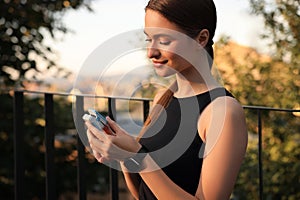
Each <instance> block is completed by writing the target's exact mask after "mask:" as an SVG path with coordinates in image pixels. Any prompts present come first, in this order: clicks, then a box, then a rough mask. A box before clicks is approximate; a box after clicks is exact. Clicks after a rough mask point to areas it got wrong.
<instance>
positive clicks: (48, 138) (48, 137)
mask: <svg viewBox="0 0 300 200" xmlns="http://www.w3.org/2000/svg"><path fill="white" fill-rule="evenodd" d="M44 98H45V108H44V109H45V121H46V124H45V147H46V152H45V165H46V199H47V200H52V199H56V188H55V170H54V111H53V107H54V106H53V94H45V97H44Z"/></svg>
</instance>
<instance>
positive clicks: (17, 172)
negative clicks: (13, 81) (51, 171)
mask: <svg viewBox="0 0 300 200" xmlns="http://www.w3.org/2000/svg"><path fill="white" fill-rule="evenodd" d="M23 107H24V93H23V92H20V91H15V92H14V107H13V108H14V159H15V163H14V181H15V200H19V199H23V198H24V155H23V154H22V152H23V147H24V111H23Z"/></svg>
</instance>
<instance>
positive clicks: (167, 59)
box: [145, 9, 195, 77]
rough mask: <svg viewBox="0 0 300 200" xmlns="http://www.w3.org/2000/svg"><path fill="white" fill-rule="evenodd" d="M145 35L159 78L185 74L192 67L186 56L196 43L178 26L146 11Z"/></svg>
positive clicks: (150, 56) (149, 56) (150, 11)
mask: <svg viewBox="0 0 300 200" xmlns="http://www.w3.org/2000/svg"><path fill="white" fill-rule="evenodd" d="M145 34H146V36H147V39H146V41H147V42H148V46H147V56H148V58H149V59H150V60H151V61H152V63H153V66H154V69H155V71H156V73H157V74H158V75H159V76H163V77H166V76H170V75H172V74H174V73H178V72H179V73H183V71H184V70H187V69H189V68H190V67H191V66H192V65H191V64H190V62H188V61H190V59H189V58H186V56H185V55H191V54H190V53H188V52H191V48H193V43H195V41H194V40H193V41H194V42H192V41H191V38H189V37H188V36H186V35H184V34H183V31H182V30H180V28H179V27H178V26H176V25H175V24H174V23H172V22H170V21H169V20H167V19H166V18H165V17H163V16H162V15H161V14H160V13H159V12H156V11H153V10H150V9H148V10H146V15H145ZM187 60H188V61H187Z"/></svg>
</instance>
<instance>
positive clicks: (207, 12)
mask: <svg viewBox="0 0 300 200" xmlns="http://www.w3.org/2000/svg"><path fill="white" fill-rule="evenodd" d="M147 9H151V10H154V11H157V12H159V13H160V14H161V15H163V16H164V17H165V18H166V19H168V20H169V21H170V22H173V23H174V24H176V25H177V26H178V27H179V28H180V29H182V30H183V31H184V33H185V34H186V35H188V36H189V37H191V38H195V37H196V36H197V35H198V34H199V33H200V31H201V30H203V29H207V30H208V31H209V42H208V43H207V45H206V46H205V49H206V51H207V52H208V61H209V64H210V67H211V66H212V63H213V59H214V51H213V48H212V45H213V44H214V42H213V37H214V35H215V29H216V24H217V12H216V7H215V4H214V2H213V0H150V1H149V2H148V4H147V6H146V8H145V10H147ZM176 90H177V84H176V82H175V83H173V84H172V85H171V86H170V87H169V88H168V89H167V90H166V91H165V92H164V94H163V95H162V96H161V97H160V99H159V100H158V101H157V102H156V104H158V105H160V106H157V107H156V106H155V105H154V107H153V109H152V111H151V112H150V114H149V116H148V118H147V120H146V121H145V123H144V126H143V128H142V130H141V131H140V133H139V136H138V138H137V140H139V139H140V138H141V137H142V136H143V135H144V133H145V132H146V131H147V128H148V127H149V125H150V123H152V122H154V121H155V120H156V119H157V117H158V116H159V115H160V113H161V111H162V110H163V108H166V107H167V105H168V104H169V102H170V99H171V97H172V96H173V94H174V91H176Z"/></svg>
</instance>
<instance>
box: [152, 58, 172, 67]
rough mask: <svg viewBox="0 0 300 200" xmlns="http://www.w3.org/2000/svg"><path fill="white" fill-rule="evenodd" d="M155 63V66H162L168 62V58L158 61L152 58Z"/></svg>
mask: <svg viewBox="0 0 300 200" xmlns="http://www.w3.org/2000/svg"><path fill="white" fill-rule="evenodd" d="M152 62H153V64H154V66H155V67H161V66H163V65H165V64H167V62H168V61H167V60H164V61H157V60H152Z"/></svg>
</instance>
